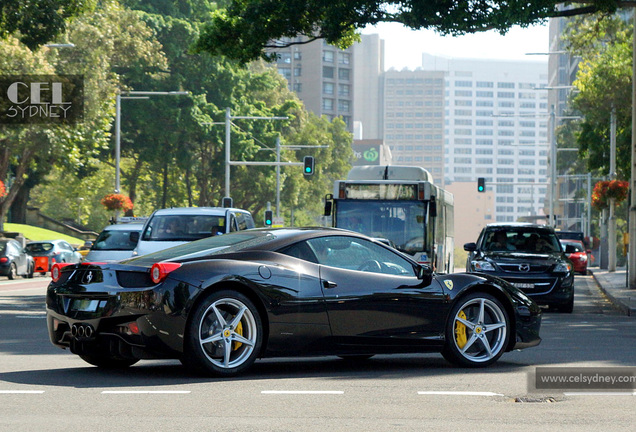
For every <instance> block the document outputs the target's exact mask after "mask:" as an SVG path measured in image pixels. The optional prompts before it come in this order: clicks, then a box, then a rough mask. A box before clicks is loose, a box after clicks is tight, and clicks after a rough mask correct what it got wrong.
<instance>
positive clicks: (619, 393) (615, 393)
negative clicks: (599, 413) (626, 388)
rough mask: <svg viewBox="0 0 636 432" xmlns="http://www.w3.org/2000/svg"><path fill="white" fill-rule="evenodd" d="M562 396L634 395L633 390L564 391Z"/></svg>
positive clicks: (635, 394) (635, 393) (635, 392)
mask: <svg viewBox="0 0 636 432" xmlns="http://www.w3.org/2000/svg"><path fill="white" fill-rule="evenodd" d="M563 395H564V396H636V391H634V392H564V393H563Z"/></svg>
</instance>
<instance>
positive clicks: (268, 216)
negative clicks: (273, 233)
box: [265, 210, 274, 227]
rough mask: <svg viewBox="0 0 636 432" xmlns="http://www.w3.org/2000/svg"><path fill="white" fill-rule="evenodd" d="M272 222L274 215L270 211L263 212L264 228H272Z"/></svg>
mask: <svg viewBox="0 0 636 432" xmlns="http://www.w3.org/2000/svg"><path fill="white" fill-rule="evenodd" d="M273 221H274V213H272V211H271V210H265V226H268V227H270V226H272V222H273Z"/></svg>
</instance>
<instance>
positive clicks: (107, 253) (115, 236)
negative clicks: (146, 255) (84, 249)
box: [85, 223, 144, 262]
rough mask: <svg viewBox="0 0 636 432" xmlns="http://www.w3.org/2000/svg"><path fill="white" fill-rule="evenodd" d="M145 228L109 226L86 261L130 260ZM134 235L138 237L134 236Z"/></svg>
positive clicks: (132, 225) (99, 237)
mask: <svg viewBox="0 0 636 432" xmlns="http://www.w3.org/2000/svg"><path fill="white" fill-rule="evenodd" d="M143 227H144V225H143V224H140V223H123V224H114V225H108V226H107V227H106V228H104V230H103V231H102V232H101V233H99V236H98V237H97V240H95V242H94V243H93V245H92V246H91V249H90V251H89V252H88V254H87V255H86V257H85V261H87V262H91V261H119V260H123V259H126V258H130V257H131V256H132V254H133V250H134V249H135V246H137V241H136V240H137V239H139V233H141V230H142V228H143ZM133 233H136V235H132V234H133Z"/></svg>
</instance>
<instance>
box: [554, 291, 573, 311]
mask: <svg viewBox="0 0 636 432" xmlns="http://www.w3.org/2000/svg"><path fill="white" fill-rule="evenodd" d="M557 310H558V311H559V312H562V313H572V312H573V311H574V294H572V297H570V298H569V299H568V301H567V302H565V303H563V304H561V305H559V306H558V308H557Z"/></svg>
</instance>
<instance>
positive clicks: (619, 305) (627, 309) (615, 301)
mask: <svg viewBox="0 0 636 432" xmlns="http://www.w3.org/2000/svg"><path fill="white" fill-rule="evenodd" d="M588 272H589V273H591V274H592V277H593V278H594V281H595V282H596V285H597V286H598V287H599V289H600V290H601V291H602V292H603V294H604V295H605V297H607V299H608V300H609V301H610V302H611V303H612V305H613V306H614V307H615V308H616V309H618V310H619V311H620V312H621V313H622V314H623V315H627V316H631V317H633V316H636V308H633V307H631V306H629V305H627V304H625V303H624V302H623V301H622V300H621V299H619V298H618V297H615V296H614V295H613V294H612V293H611V291H610V290H608V289H606V288H605V287H604V286H603V284H602V283H601V282H600V281H599V279H598V278H597V276H596V275H595V274H594V272H593V271H592V270H589V269H588Z"/></svg>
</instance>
